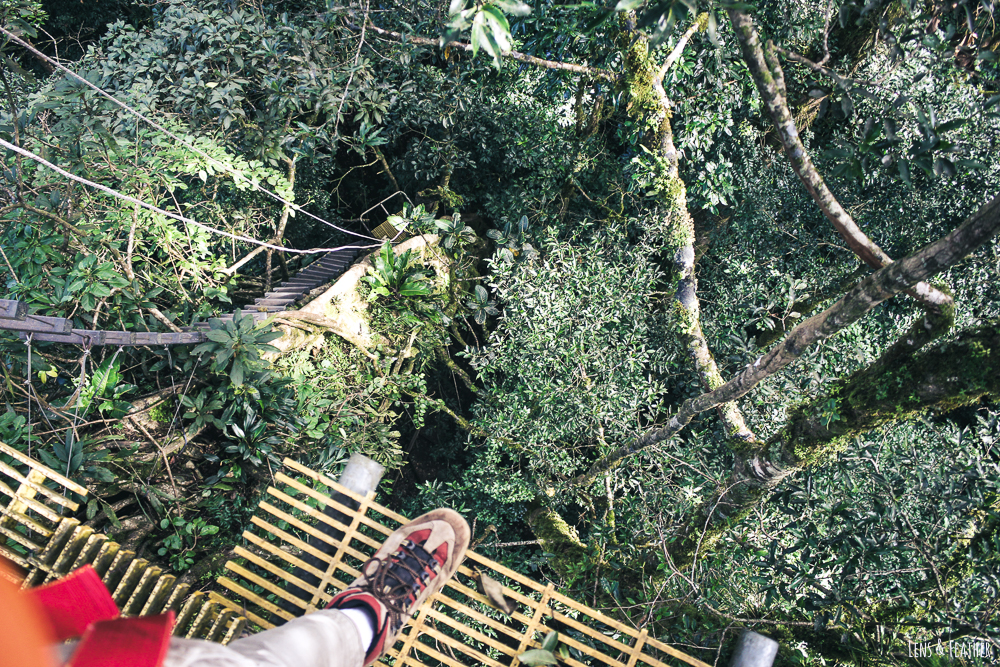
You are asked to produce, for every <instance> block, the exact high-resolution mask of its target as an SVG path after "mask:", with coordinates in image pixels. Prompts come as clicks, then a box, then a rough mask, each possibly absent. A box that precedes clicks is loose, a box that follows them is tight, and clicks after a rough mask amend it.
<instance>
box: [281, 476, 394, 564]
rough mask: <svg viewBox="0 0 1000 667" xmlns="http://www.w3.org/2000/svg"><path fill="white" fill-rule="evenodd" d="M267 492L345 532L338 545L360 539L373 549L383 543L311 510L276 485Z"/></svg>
mask: <svg viewBox="0 0 1000 667" xmlns="http://www.w3.org/2000/svg"><path fill="white" fill-rule="evenodd" d="M267 492H268V493H269V494H271V495H272V496H274V497H275V498H277V499H279V500H281V501H282V502H284V503H288V504H289V505H291V506H292V507H294V508H295V509H297V510H299V511H300V512H305V513H307V514H309V515H310V516H313V517H315V518H317V519H319V520H320V521H322V522H323V523H325V524H326V525H328V526H330V527H331V528H335V529H336V530H339V531H340V532H342V533H344V538H343V539H342V540H341V541H339V542H337V546H338V547H339V546H340V545H341V544H350V543H351V541H352V540H358V541H359V542H361V543H362V544H365V545H367V546H369V547H371V548H372V549H378V548H379V546H380V545H381V542H379V541H378V540H373V539H372V538H370V537H366V536H365V535H362V534H361V533H358V532H357V531H356V530H352V529H351V527H350V526H345V525H344V524H342V523H340V522H339V521H337V520H336V519H334V518H333V517H330V516H327V515H326V514H324V513H322V512H318V513H315V514H314V513H313V512H310V511H309V510H311V509H312V508H311V507H309V506H308V505H306V504H305V503H303V502H302V501H300V500H296V499H295V498H292V497H291V496H289V495H288V494H286V493H284V492H282V491H279V490H278V489H275V488H274V487H270V488H268V490H267Z"/></svg>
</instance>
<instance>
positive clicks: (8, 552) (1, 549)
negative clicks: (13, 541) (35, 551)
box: [0, 542, 31, 583]
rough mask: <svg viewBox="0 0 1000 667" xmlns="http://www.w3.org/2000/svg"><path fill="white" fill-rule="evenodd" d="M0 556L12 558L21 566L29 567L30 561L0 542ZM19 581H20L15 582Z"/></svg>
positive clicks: (26, 568)
mask: <svg viewBox="0 0 1000 667" xmlns="http://www.w3.org/2000/svg"><path fill="white" fill-rule="evenodd" d="M0 556H3V557H4V558H6V559H8V560H12V561H14V562H15V563H17V564H18V565H19V566H20V567H21V568H23V569H25V570H28V569H31V563H30V562H29V561H28V560H26V559H25V558H24V556H22V555H21V554H19V553H17V552H16V551H14V550H13V549H8V548H7V547H6V546H4V545H3V543H2V542H0ZM17 583H20V582H17Z"/></svg>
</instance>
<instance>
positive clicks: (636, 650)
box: [626, 628, 659, 667]
mask: <svg viewBox="0 0 1000 667" xmlns="http://www.w3.org/2000/svg"><path fill="white" fill-rule="evenodd" d="M647 637H649V630H648V629H646V628H643V629H642V632H640V633H639V637H638V639H636V640H635V644H634V645H633V646H632V648H631V649H630V650H629V657H628V665H626V667H635V663H636V662H638V661H639V656H640V655H642V649H643V646H644V645H645V644H646V638H647ZM654 662H659V661H658V660H657V661H654ZM647 664H648V663H647Z"/></svg>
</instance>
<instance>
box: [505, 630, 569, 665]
mask: <svg viewBox="0 0 1000 667" xmlns="http://www.w3.org/2000/svg"><path fill="white" fill-rule="evenodd" d="M557 646H559V633H558V632H556V631H555V630H553V631H552V632H550V633H549V634H547V635H545V639H544V640H542V648H536V649H531V650H530V651H525V652H524V653H522V654H520V655H519V656H517V659H518V660H520V661H521V662H522V663H524V664H525V665H529V667H540V666H541V665H557V664H559V658H558V657H557V656H556V647H557ZM560 656H561V657H562V658H563V659H566V658H568V657H569V651H567V649H566V646H561V647H560Z"/></svg>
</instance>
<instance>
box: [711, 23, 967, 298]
mask: <svg viewBox="0 0 1000 667" xmlns="http://www.w3.org/2000/svg"><path fill="white" fill-rule="evenodd" d="M728 11H729V18H730V20H731V21H732V23H733V28H734V29H735V31H736V37H737V39H738V40H739V42H740V48H741V49H742V52H743V60H744V61H745V62H746V64H747V67H748V68H749V69H750V73H751V75H753V80H754V83H756V84H757V90H758V91H759V92H760V96H761V98H762V99H763V100H764V105H765V106H766V107H767V110H768V113H769V114H770V116H771V120H772V121H773V122H774V126H775V129H776V130H777V131H778V138H779V140H780V141H781V145H782V146H783V147H784V149H785V155H787V156H788V160H789V162H790V163H791V165H792V168H793V169H794V170H795V173H796V174H798V176H799V178H800V179H801V180H802V183H803V184H804V185H805V187H806V190H808V191H809V195H810V196H811V197H812V198H813V200H814V201H815V202H816V204H817V205H818V206H819V207H820V209H821V210H822V211H823V214H824V215H826V217H827V218H828V219H829V220H830V222H832V223H833V226H834V227H835V228H836V230H837V231H838V232H839V233H840V235H841V236H842V237H843V238H844V240H845V241H846V242H847V245H848V247H850V249H851V250H852V251H854V253H855V254H856V255H857V256H858V257H860V258H861V260H862V261H864V262H865V263H866V264H868V266H870V267H872V268H873V269H880V268H882V267H883V266H885V265H887V264H889V263H891V262H892V258H890V257H889V256H888V255H887V254H885V252H884V251H883V250H882V249H881V248H880V247H878V245H876V244H875V243H874V242H873V241H872V240H871V239H869V238H868V237H867V236H866V235H865V233H864V232H862V231H861V228H859V227H858V225H857V224H856V223H855V222H854V219H853V218H851V216H850V215H849V214H848V213H847V211H845V210H844V207H843V206H841V205H840V202H839V201H837V198H836V197H835V196H834V194H833V193H832V192H831V191H830V188H828V187H827V185H826V182H825V181H824V180H823V177H822V176H821V175H820V173H819V172H818V171H817V170H816V167H815V165H814V164H813V163H812V160H811V159H810V157H809V154H808V153H807V152H806V149H805V147H804V146H803V145H802V140H801V139H800V138H799V133H798V129H797V128H796V127H795V121H794V120H793V119H792V114H791V112H789V110H788V104H787V102H786V100H785V80H784V72H783V71H782V70H781V66H780V64H779V63H778V58H777V52H776V49H775V47H774V45H773V44H772V43H770V42H768V43H767V46H766V50H765V48H764V47H762V46H761V43H760V38H759V37H758V35H757V30H756V28H755V27H754V24H753V20H752V19H751V18H750V16H749V15H748V14H747V13H746V12H744V11H743V10H740V9H729V10H728ZM907 293H908V294H910V295H911V296H913V297H914V298H915V299H917V301H919V302H920V303H921V305H922V306H923V307H924V308H927V309H930V310H936V311H938V310H941V309H942V308H947V307H949V306H951V304H952V299H951V297H950V296H948V295H947V294H944V293H942V292H941V291H939V290H937V289H935V288H933V287H931V286H930V285H927V284H924V283H920V284H918V285H916V286H915V287H914V289H913V290H912V291H908V292H907Z"/></svg>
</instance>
